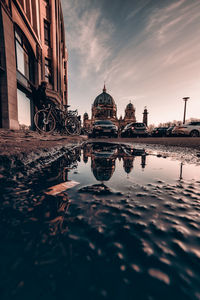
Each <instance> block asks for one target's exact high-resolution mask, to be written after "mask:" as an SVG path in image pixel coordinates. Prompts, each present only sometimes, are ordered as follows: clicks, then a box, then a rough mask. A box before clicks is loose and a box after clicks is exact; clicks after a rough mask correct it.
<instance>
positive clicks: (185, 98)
mask: <svg viewBox="0 0 200 300" xmlns="http://www.w3.org/2000/svg"><path fill="white" fill-rule="evenodd" d="M188 99H190V97H184V98H183V101H185V105H184V114H183V124H185V115H186V105H187V101H188Z"/></svg>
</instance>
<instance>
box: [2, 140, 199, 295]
mask: <svg viewBox="0 0 200 300" xmlns="http://www.w3.org/2000/svg"><path fill="white" fill-rule="evenodd" d="M188 155H189V154H187V158H188ZM191 162H192V163H189V159H187V160H182V159H181V158H180V157H178V156H177V157H175V156H172V157H170V156H167V155H166V154H164V153H161V152H159V153H158V152H154V151H153V150H152V149H151V151H147V149H143V147H136V148H135V147H133V146H130V145H125V144H109V143H105V142H102V143H87V144H85V145H84V146H83V147H82V149H81V148H78V147H77V148H76V149H73V150H72V151H71V152H69V153H66V154H64V155H63V156H62V157H60V158H58V159H57V161H54V162H53V163H52V164H49V165H48V166H47V167H44V168H41V169H40V170H38V171H37V173H34V174H32V173H31V172H27V171H26V172H25V171H24V167H23V166H20V165H19V167H18V169H15V170H14V171H13V172H12V169H11V170H10V169H8V168H6V167H5V166H4V168H2V170H1V175H0V186H1V202H0V218H1V222H0V239H1V246H0V257H1V258H0V294H1V299H3V300H4V299H6V300H7V299H60V298H64V299H70V300H71V299H73V300H74V299H77V300H79V299H91V300H94V299H95V300H96V299H113V300H117V299H128V300H129V299H130V300H132V299H149V300H150V299H159V300H160V299H176V298H177V297H179V298H180V299H200V272H199V270H200V166H199V164H198V158H196V161H194V160H193V159H192V158H191Z"/></svg>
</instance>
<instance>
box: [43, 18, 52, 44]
mask: <svg viewBox="0 0 200 300" xmlns="http://www.w3.org/2000/svg"><path fill="white" fill-rule="evenodd" d="M44 41H45V44H46V45H48V46H50V42H51V41H50V23H49V22H48V21H47V20H44Z"/></svg>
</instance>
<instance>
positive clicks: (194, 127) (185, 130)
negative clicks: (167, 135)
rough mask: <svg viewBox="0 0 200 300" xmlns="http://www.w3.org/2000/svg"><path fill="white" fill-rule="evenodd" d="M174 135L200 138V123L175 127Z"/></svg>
mask: <svg viewBox="0 0 200 300" xmlns="http://www.w3.org/2000/svg"><path fill="white" fill-rule="evenodd" d="M172 135H189V136H193V137H197V136H200V122H199V121H197V122H190V123H187V124H183V125H180V126H175V127H174V129H173V130H172Z"/></svg>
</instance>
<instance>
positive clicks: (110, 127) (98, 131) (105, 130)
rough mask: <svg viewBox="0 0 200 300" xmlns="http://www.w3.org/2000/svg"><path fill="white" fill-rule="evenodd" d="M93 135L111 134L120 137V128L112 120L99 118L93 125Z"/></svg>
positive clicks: (91, 134)
mask: <svg viewBox="0 0 200 300" xmlns="http://www.w3.org/2000/svg"><path fill="white" fill-rule="evenodd" d="M89 136H91V137H100V136H110V137H118V128H117V126H116V125H114V124H113V123H112V122H111V121H110V120H99V121H96V122H95V123H94V125H93V128H92V132H91V133H90V135H89Z"/></svg>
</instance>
